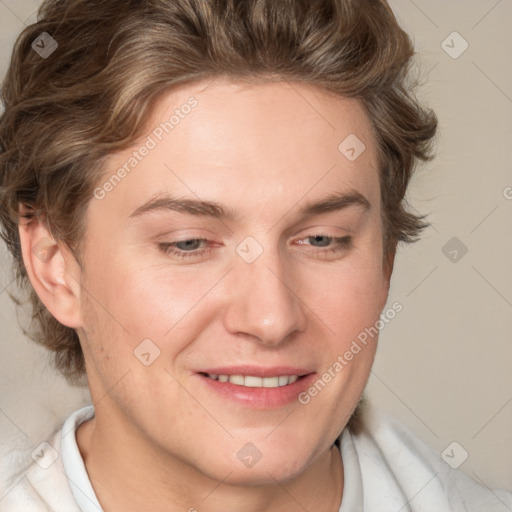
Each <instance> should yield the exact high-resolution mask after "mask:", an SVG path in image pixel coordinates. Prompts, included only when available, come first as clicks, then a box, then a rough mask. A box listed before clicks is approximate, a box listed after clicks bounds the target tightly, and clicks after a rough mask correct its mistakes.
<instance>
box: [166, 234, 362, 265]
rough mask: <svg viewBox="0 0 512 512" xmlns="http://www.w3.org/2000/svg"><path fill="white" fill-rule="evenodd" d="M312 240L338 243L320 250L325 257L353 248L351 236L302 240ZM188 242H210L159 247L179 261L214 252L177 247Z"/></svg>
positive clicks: (196, 240) (169, 243)
mask: <svg viewBox="0 0 512 512" xmlns="http://www.w3.org/2000/svg"><path fill="white" fill-rule="evenodd" d="M312 238H328V239H329V240H331V241H333V242H335V243H336V245H335V246H334V247H328V248H326V249H323V250H320V252H321V253H323V254H324V255H333V254H337V253H339V252H342V251H344V250H347V249H350V248H351V247H352V237H350V236H344V237H334V236H328V235H321V234H319V235H311V236H307V237H305V238H303V239H302V240H309V239H312ZM187 242H208V240H207V239H206V238H190V239H188V240H180V241H179V242H163V243H160V244H159V247H160V249H161V250H162V251H163V252H164V253H165V254H168V255H171V256H174V257H176V258H178V259H185V258H190V257H200V256H205V255H206V254H207V253H209V252H210V251H211V250H212V247H207V248H203V249H195V250H192V251H184V250H182V249H177V248H176V247H175V246H176V245H177V244H183V243H187Z"/></svg>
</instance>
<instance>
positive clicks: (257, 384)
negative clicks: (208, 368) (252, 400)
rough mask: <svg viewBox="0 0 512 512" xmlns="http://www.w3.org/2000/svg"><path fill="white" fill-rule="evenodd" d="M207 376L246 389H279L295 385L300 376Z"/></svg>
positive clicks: (208, 374)
mask: <svg viewBox="0 0 512 512" xmlns="http://www.w3.org/2000/svg"><path fill="white" fill-rule="evenodd" d="M206 376H207V377H208V378H210V379H212V380H218V381H219V382H229V383H231V384H234V385H235V386H245V387H246V388H278V387H283V386H288V385H289V384H293V383H294V382H295V381H297V380H298V378H299V375H276V376H274V377H256V376H254V375H216V374H214V373H207V374H206Z"/></svg>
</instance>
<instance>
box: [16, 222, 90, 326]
mask: <svg viewBox="0 0 512 512" xmlns="http://www.w3.org/2000/svg"><path fill="white" fill-rule="evenodd" d="M18 229H19V235H20V242H21V251H22V255H23V262H24V264H25V268H26V270H27V274H28V277H29V279H30V282H31V284H32V286H33V288H34V290H35V291H36V293H37V295H38V296H39V298H40V299H41V301H42V302H43V304H44V305H45V306H46V308H47V309H48V311H49V312H50V313H51V314H52V315H53V316H54V317H55V318H56V319H57V320H58V321H59V322H60V323H61V324H63V325H66V326H68V327H71V328H74V329H77V328H80V327H81V326H82V322H81V313H80V291H81V288H80V279H81V276H80V273H79V272H80V268H79V266H78V264H77V263H76V261H75V260H74V258H71V257H70V252H69V251H67V250H66V249H65V248H64V247H62V245H61V244H59V243H57V242H56V241H55V240H54V238H53V237H52V235H51V234H50V232H49V230H48V228H47V227H46V226H45V225H44V224H43V223H42V222H41V221H40V220H38V219H33V220H31V221H29V222H27V220H26V219H23V218H21V220H20V222H19V226H18ZM73 262H74V263H75V265H73Z"/></svg>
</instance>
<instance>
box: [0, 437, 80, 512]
mask: <svg viewBox="0 0 512 512" xmlns="http://www.w3.org/2000/svg"><path fill="white" fill-rule="evenodd" d="M61 436H62V431H61V429H59V430H58V431H56V432H55V433H54V434H53V435H52V436H51V437H50V438H49V439H48V440H47V441H44V442H42V443H39V444H38V445H36V446H35V447H34V446H28V444H27V443H24V444H19V445H17V446H11V447H9V448H4V449H3V450H2V461H1V464H0V509H1V510H2V512H19V511H21V510H23V511H24V512H36V511H37V512H42V511H52V512H80V510H79V508H78V506H77V504H76V501H75V499H74V498H73V494H72V492H71V489H70V487H69V483H68V479H67V477H66V474H65V471H64V466H63V463H62V457H61Z"/></svg>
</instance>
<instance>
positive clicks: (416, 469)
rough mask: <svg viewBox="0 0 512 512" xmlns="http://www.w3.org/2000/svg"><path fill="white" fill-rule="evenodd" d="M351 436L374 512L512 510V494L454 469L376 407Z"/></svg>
mask: <svg viewBox="0 0 512 512" xmlns="http://www.w3.org/2000/svg"><path fill="white" fill-rule="evenodd" d="M350 436H351V438H352V441H353V444H354V448H355V451H356V452H357V458H358V462H359V466H360V471H361V479H362V484H363V493H364V502H365V505H366V504H368V505H369V508H368V510H373V509H374V508H375V510H381V511H383V510H395V508H391V507H397V506H398V508H397V509H396V510H398V509H400V510H403V511H404V512H405V511H406V510H410V511H412V512H415V511H418V512H420V511H421V512H423V511H436V512H444V511H446V512H459V511H460V512H481V511H482V510H485V511H486V512H510V510H512V493H511V492H507V491H498V490H493V489H489V488H487V487H485V486H483V485H481V484H480V483H478V482H476V481H475V480H473V479H472V478H470V477H469V476H468V475H466V474H465V473H464V472H463V471H461V470H457V469H454V468H452V467H450V466H449V465H448V464H447V463H446V462H445V461H444V460H443V459H441V457H440V456H439V455H438V454H437V453H435V452H434V451H433V450H432V449H431V448H430V447H428V446H427V445H426V444H425V443H423V442H422V441H421V440H420V439H418V438H417V437H416V436H415V435H414V434H413V433H412V432H411V431H410V430H409V429H408V428H407V427H406V426H405V425H403V424H401V423H400V422H399V421H397V420H396V419H394V418H393V417H392V416H390V415H388V414H386V413H384V412H382V411H380V410H378V409H377V408H375V406H372V405H370V404H365V405H364V407H363V411H362V413H361V417H360V419H359V421H358V428H357V429H356V430H355V431H351V432H350ZM372 505H373V507H372ZM386 507H389V508H386ZM401 507H402V508H401ZM365 510H366V507H365Z"/></svg>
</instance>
